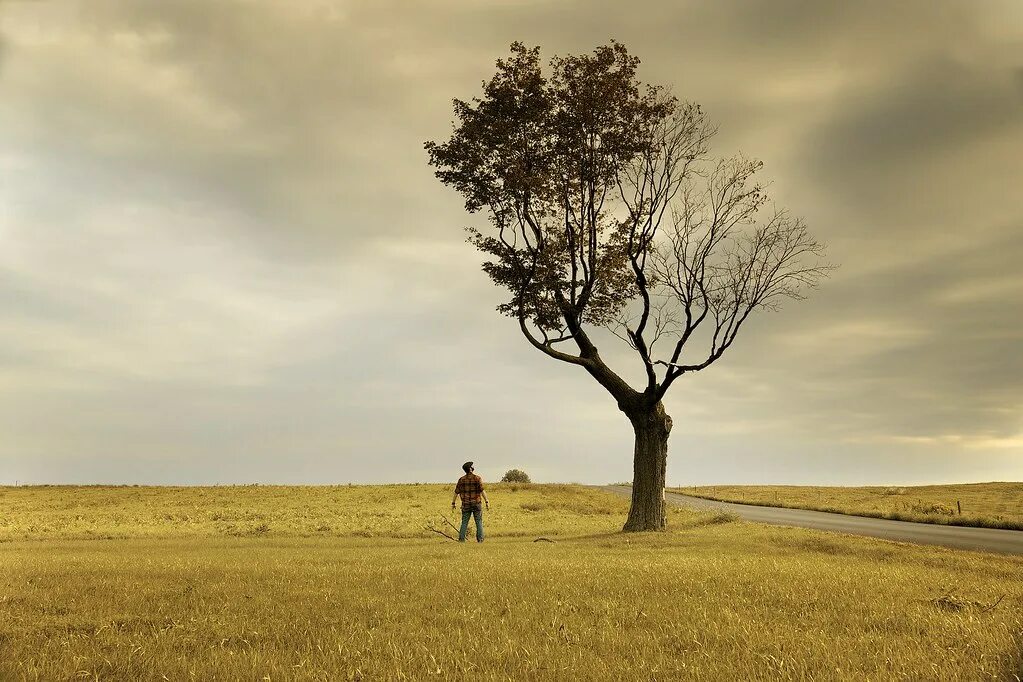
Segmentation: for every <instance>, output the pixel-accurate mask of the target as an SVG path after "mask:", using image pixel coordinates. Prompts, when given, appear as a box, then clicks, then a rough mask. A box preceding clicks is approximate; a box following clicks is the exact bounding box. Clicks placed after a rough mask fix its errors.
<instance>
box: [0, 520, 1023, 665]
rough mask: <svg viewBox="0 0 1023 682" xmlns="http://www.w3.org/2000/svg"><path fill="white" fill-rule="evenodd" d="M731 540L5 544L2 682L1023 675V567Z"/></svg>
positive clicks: (972, 558) (858, 542)
mask: <svg viewBox="0 0 1023 682" xmlns="http://www.w3.org/2000/svg"><path fill="white" fill-rule="evenodd" d="M677 516H678V515H677ZM713 520H714V517H710V516H706V515H704V516H701V515H695V514H693V515H689V514H682V515H681V516H678V517H677V518H676V519H675V529H674V530H672V531H670V532H667V533H656V534H641V535H631V536H623V535H621V534H608V535H594V536H589V537H580V538H573V539H562V540H560V541H559V542H557V543H555V544H549V543H534V542H531V541H529V540H526V539H522V538H505V539H501V540H496V541H494V542H490V543H484V544H483V545H476V544H474V543H473V544H467V545H457V544H455V543H451V542H448V541H445V540H443V539H438V540H421V539H408V540H400V539H394V538H386V539H382V540H370V539H359V538H272V537H270V538H201V539H166V540H154V539H141V540H102V541H47V542H42V543H40V542H12V543H5V544H4V545H2V546H0V576H2V577H0V594H2V596H0V679H5V680H6V679H30V680H31V679H44V680H58V679H73V678H87V679H124V680H128V679H130V680H155V679H164V678H166V679H171V680H183V679H203V680H217V679H219V680H233V679H271V680H279V679H311V680H338V679H342V680H343V679H362V680H378V679H429V678H430V677H437V678H439V679H454V680H462V679H485V680H486V679H534V680H555V679H559V680H564V679H630V680H633V679H687V678H693V679H773V680H806V679H816V680H824V679H850V680H863V679H978V680H979V679H1006V680H1011V679H1014V677H1013V675H1017V676H1018V675H1020V674H1021V658H1020V652H1021V651H1023V584H1021V582H1020V581H1019V576H1020V575H1021V574H1023V562H1021V561H1020V560H1018V559H1011V558H1005V557H994V556H988V555H983V554H972V553H957V552H953V551H950V550H941V549H927V548H918V547H911V546H898V545H892V544H888V543H883V542H878V541H872V540H868V539H860V538H850V537H839V536H829V535H825V534H823V533H819V532H812V531H804V530H798V529H787V528H771V527H762V526H755V525H752V524H744V523H713V522H712V521H713ZM999 598H1001V601H998V599H999ZM996 602H997V605H995V606H993V607H991V605H992V604H995V603H996Z"/></svg>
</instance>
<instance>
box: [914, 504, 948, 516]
mask: <svg viewBox="0 0 1023 682" xmlns="http://www.w3.org/2000/svg"><path fill="white" fill-rule="evenodd" d="M912 510H913V512H914V513H916V514H937V515H939V516H955V513H956V510H955V509H952V507H946V506H945V505H943V504H931V503H929V502H918V503H916V504H914V505H913V507H912Z"/></svg>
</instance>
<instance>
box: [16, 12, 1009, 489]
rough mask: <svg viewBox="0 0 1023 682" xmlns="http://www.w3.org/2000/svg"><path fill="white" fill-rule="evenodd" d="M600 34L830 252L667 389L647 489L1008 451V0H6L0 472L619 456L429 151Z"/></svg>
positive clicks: (623, 460)
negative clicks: (500, 69)
mask: <svg viewBox="0 0 1023 682" xmlns="http://www.w3.org/2000/svg"><path fill="white" fill-rule="evenodd" d="M611 38H616V39H618V40H619V41H622V42H624V43H625V44H626V45H627V46H628V47H629V49H630V50H631V51H632V52H633V53H634V54H636V55H637V56H639V57H640V58H641V59H642V60H643V64H642V66H641V67H640V77H641V78H642V79H643V80H646V81H649V82H655V83H663V84H667V85H670V86H671V87H672V88H673V91H674V92H675V94H676V95H678V96H679V97H680V98H683V99H688V100H693V101H697V102H699V103H701V104H702V105H703V106H704V108H705V110H706V112H707V114H708V116H709V118H710V119H711V120H712V121H714V122H716V123H718V124H719V126H720V133H719V135H718V136H717V138H716V139H715V143H714V148H713V151H714V152H715V153H717V154H720V155H730V154H734V153H736V152H740V151H741V152H743V153H745V154H747V155H749V156H754V157H758V158H760V159H763V160H764V161H765V164H766V165H765V170H764V172H765V173H766V175H767V176H769V177H770V179H771V180H772V181H773V185H772V191H773V194H774V196H775V198H776V199H777V200H778V201H779V202H780V203H781V204H783V205H785V206H787V207H789V208H790V209H791V210H792V211H793V212H794V213H795V214H797V215H801V216H803V217H804V218H805V219H806V221H807V223H808V224H809V226H810V227H811V229H812V230H813V232H814V234H815V235H817V236H818V237H819V238H821V239H822V240H824V241H825V242H827V243H828V245H829V257H830V260H832V261H834V262H837V263H840V264H841V268H840V269H839V270H838V271H837V272H835V273H834V274H833V276H832V277H831V279H830V280H829V281H827V282H826V283H825V285H824V286H823V287H822V288H821V289H820V290H818V291H816V292H815V293H814V294H813V296H812V297H811V298H810V299H809V300H808V301H805V302H800V303H795V304H789V305H787V306H786V307H785V308H783V309H782V311H780V312H778V313H764V314H761V316H760V317H759V318H755V319H752V320H751V322H750V323H749V324H748V325H747V326H746V327H745V328H744V330H743V334H741V335H740V337H739V339H738V341H737V342H736V344H735V346H733V348H732V349H730V350H729V352H728V353H727V354H726V355H725V356H724V357H723V358H722V359H721V361H719V362H718V363H716V364H715V365H713V366H712V367H710V368H709V369H707V370H706V371H704V372H701V373H699V374H697V375H687V376H685V377H683V379H682V380H680V381H678V382H676V384H675V385H674V386H673V387H672V390H671V392H670V393H669V395H668V398H667V399H666V401H665V402H666V406H667V408H668V412H669V413H670V414H671V415H672V417H673V418H674V424H675V427H674V431H673V432H672V436H671V440H670V453H669V464H668V480H669V483H670V484H686V485H688V484H694V483H696V484H710V483H818V484H871V483H876V484H887V483H892V484H912V483H924V482H952V481H985V480H1023V352H1021V348H1023V267H1021V261H1023V161H1021V159H1023V3H1021V2H1019V1H1018V0H1005V1H1003V2H995V1H986V2H980V1H976V0H969V1H965V0H964V1H963V2H948V1H944V2H943V1H938V0H921V1H919V2H898V3H892V2H889V1H888V0H883V1H878V2H855V3H851V2H833V3H829V2H823V1H821V0H807V1H803V2H794V1H777V0H763V1H761V2H718V1H711V0H708V1H707V2H667V1H665V2H642V1H634V2H628V3H623V2H606V3H605V2H592V1H590V0H585V1H584V0H580V1H579V2H542V1H539V0H534V1H532V2H511V1H510V0H504V1H502V0H490V1H487V2H481V1H480V0H464V1H455V0H436V1H432V2H424V1H415V2H387V1H385V0H366V1H365V2H354V1H353V2H345V1H339V2H325V1H324V2H320V1H311V0H310V1H302V0H291V1H289V2H227V1H221V2H210V1H209V0H195V1H185V0H174V1H168V2H144V1H142V0H137V1H125V2H106V1H103V0H89V1H88V2H81V3H75V2H69V1H64V0H61V1H60V2H56V1H55V2H28V1H25V2H19V1H17V0H13V1H12V0H7V1H5V2H2V4H0V484H2V483H14V482H15V481H21V482H22V483H24V482H34V483H56V482H71V483H78V482H117V483H121V482H123V483H188V484H193V483H195V484H207V483H232V482H237V483H247V482H267V483H269V482H279V483H335V482H342V483H344V482H350V481H351V482H385V481H443V480H448V479H451V480H453V479H454V477H456V476H457V475H458V474H459V473H460V470H459V466H460V464H461V463H462V461H464V460H466V459H473V460H475V461H476V462H477V469H478V470H479V472H480V473H481V474H483V476H484V478H488V479H497V478H499V477H500V475H501V474H502V473H503V472H504V471H505V470H506V469H509V468H512V467H518V468H521V469H524V470H526V471H527V472H528V473H529V474H531V475H532V476H533V478H534V479H537V480H541V481H579V482H584V483H606V482H609V481H619V480H626V479H631V471H632V432H631V427H630V426H629V424H628V422H627V421H626V419H625V417H624V415H622V414H621V413H620V412H619V411H618V410H617V408H616V406H615V405H614V402H613V401H612V400H611V398H610V397H609V396H608V395H607V394H606V393H604V392H603V389H601V388H600V387H599V386H598V385H597V384H596V383H595V382H593V380H592V379H590V378H589V377H588V376H587V375H586V374H585V372H583V371H582V370H581V368H579V367H573V366H569V365H564V364H562V363H558V362H556V361H553V360H551V359H550V358H547V357H545V356H543V355H542V354H540V353H538V352H537V351H536V350H534V349H533V348H531V347H530V346H528V344H527V343H526V342H525V340H524V339H522V338H521V336H519V334H518V331H517V329H516V327H515V325H514V324H513V323H512V322H511V321H510V320H508V319H507V318H503V317H501V316H499V315H498V314H497V313H496V312H495V311H494V306H495V305H497V303H499V302H501V300H502V294H501V292H500V291H498V290H497V289H495V288H494V287H493V285H492V284H491V283H490V282H489V280H488V279H487V278H486V276H485V275H484V274H483V273H481V272H480V270H479V262H480V259H479V257H478V255H477V254H476V253H475V252H474V250H473V249H472V247H471V246H469V245H468V244H466V243H465V241H464V237H465V235H464V232H463V228H464V227H465V226H466V225H470V224H481V223H482V222H483V218H482V217H480V216H467V215H465V214H464V212H463V210H462V203H461V200H460V199H459V197H458V196H457V195H456V194H455V193H454V192H452V191H450V190H449V189H447V188H445V187H443V186H442V185H440V183H439V182H437V180H436V179H435V178H434V177H433V175H432V172H431V169H429V168H428V167H427V165H426V156H425V154H424V152H423V148H422V144H423V141H424V140H427V139H437V140H441V139H445V136H446V135H447V134H448V133H449V131H450V125H451V124H450V121H451V118H452V114H451V98H453V97H459V98H469V97H471V96H473V95H475V94H476V93H477V92H478V91H479V87H480V82H481V80H482V79H484V78H487V77H488V76H489V75H490V74H492V73H493V69H494V60H495V59H497V58H498V57H501V56H503V55H505V54H507V52H508V45H509V44H510V43H511V42H512V41H514V40H520V41H523V42H525V43H527V44H535V45H540V46H542V48H543V50H544V53H545V55H546V56H549V55H551V54H553V53H577V52H583V51H589V50H591V49H593V47H595V46H596V45H598V44H602V43H605V42H607V41H608V40H609V39H611ZM601 352H602V355H604V356H605V357H606V358H610V361H611V362H612V364H613V365H614V366H615V368H616V369H618V370H619V371H621V373H623V374H624V375H627V376H629V377H639V376H641V374H638V373H637V372H640V371H641V367H639V366H635V365H637V363H638V360H636V359H635V358H634V357H633V356H631V355H629V354H628V352H615V351H614V350H613V349H612V348H611V347H610V346H608V347H606V348H605V347H604V346H603V345H602V347H601Z"/></svg>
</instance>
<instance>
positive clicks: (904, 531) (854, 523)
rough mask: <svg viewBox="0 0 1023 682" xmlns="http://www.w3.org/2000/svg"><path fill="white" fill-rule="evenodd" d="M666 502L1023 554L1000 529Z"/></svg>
mask: <svg viewBox="0 0 1023 682" xmlns="http://www.w3.org/2000/svg"><path fill="white" fill-rule="evenodd" d="M604 488H605V489H606V490H609V491H611V492H613V493H616V494H619V495H623V496H625V497H631V496H632V488H630V487H629V486H615V485H609V486H604ZM665 499H666V500H667V501H668V502H669V503H671V504H674V505H677V506H682V507H689V508H691V509H713V510H724V511H729V512H732V513H733V514H736V515H737V516H739V517H741V518H743V519H746V520H747V521H756V522H757V523H770V524H774V525H776V526H797V527H799V528H816V529H818V530H829V531H834V532H836V533H851V534H853V535H866V536H869V537H874V538H882V539H884V540H894V541H896V542H915V543H917V544H921V545H943V546H945V547H954V548H956V549H971V550H976V551H980V552H999V553H1002V554H1023V531H1019V530H1001V529H998V528H968V527H966V526H939V525H937V524H933V523H912V522H909V521H891V520H889V519H872V518H869V517H866V516H847V515H845V514H830V513H828V512H819V511H809V510H806V509H783V508H781V507H758V506H756V505H752V504H734V503H732V502H715V501H713V500H705V499H703V498H700V497H690V496H689V495H679V494H678V493H666V494H665Z"/></svg>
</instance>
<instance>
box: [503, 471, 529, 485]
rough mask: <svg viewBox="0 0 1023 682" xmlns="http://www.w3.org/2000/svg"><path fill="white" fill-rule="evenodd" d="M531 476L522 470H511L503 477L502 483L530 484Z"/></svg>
mask: <svg viewBox="0 0 1023 682" xmlns="http://www.w3.org/2000/svg"><path fill="white" fill-rule="evenodd" d="M529 482H530V480H529V474H527V473H526V472H525V471H522V470H521V469H509V470H508V471H506V472H504V476H503V477H501V483H529Z"/></svg>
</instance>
